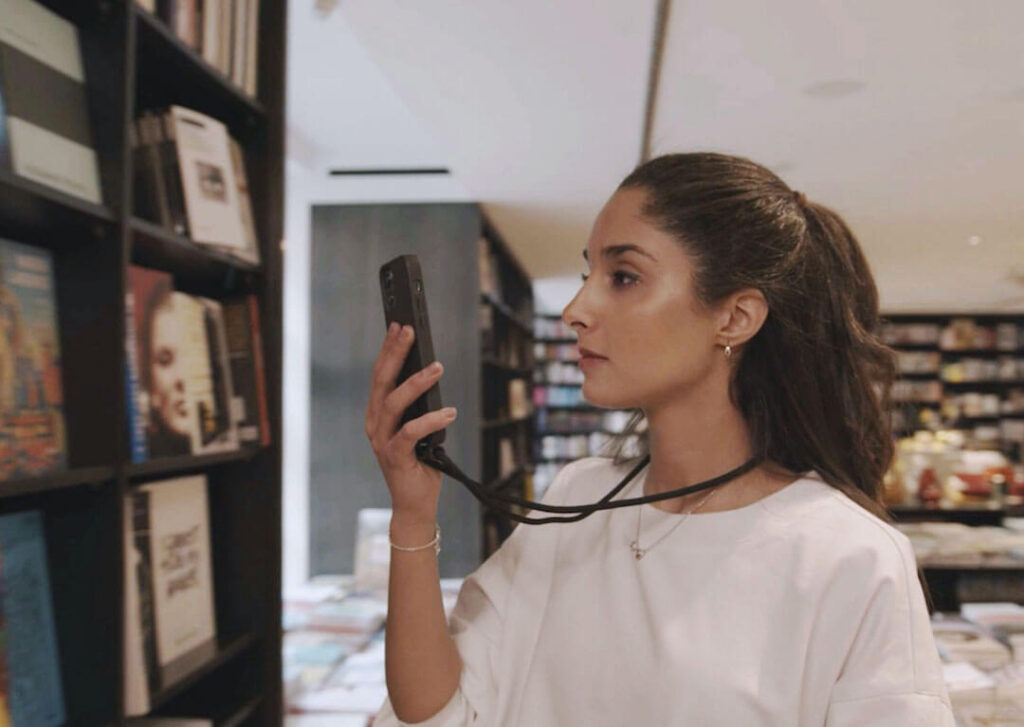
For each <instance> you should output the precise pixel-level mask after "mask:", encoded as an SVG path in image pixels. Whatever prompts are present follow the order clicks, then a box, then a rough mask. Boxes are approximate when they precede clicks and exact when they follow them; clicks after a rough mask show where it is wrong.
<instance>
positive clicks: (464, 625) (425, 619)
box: [366, 154, 954, 727]
mask: <svg viewBox="0 0 1024 727" xmlns="http://www.w3.org/2000/svg"><path fill="white" fill-rule="evenodd" d="M584 255H585V257H586V259H587V261H588V263H589V264H590V266H591V275H590V276H589V277H588V276H584V285H583V287H582V289H581V290H580V292H579V293H578V294H577V296H576V297H575V298H574V299H573V300H572V302H571V303H570V304H569V305H568V306H567V307H566V308H565V311H564V312H563V320H564V321H565V323H566V324H568V325H569V326H571V327H572V328H573V329H574V330H576V332H577V333H578V335H579V341H580V348H581V350H583V351H584V353H586V350H589V351H591V352H592V353H593V354H595V356H594V357H586V356H585V357H584V358H583V360H582V361H581V368H582V370H583V373H584V377H585V378H584V384H583V396H584V398H585V399H586V400H587V401H588V402H591V403H593V404H596V405H597V406H602V407H610V408H632V409H635V410H636V414H635V415H634V417H633V418H632V420H631V422H630V426H629V427H628V428H627V431H626V435H625V436H623V437H622V438H620V441H619V448H618V452H617V453H616V456H615V458H614V459H609V458H603V457H588V458H585V459H582V460H579V461H577V462H573V463H572V464H570V465H568V466H566V467H565V468H563V469H562V470H561V472H560V473H559V474H558V476H557V477H556V478H555V480H554V482H553V483H552V484H551V486H550V487H549V488H548V490H547V492H546V493H545V497H544V500H545V502H550V503H553V504H580V503H592V502H595V501H597V500H598V499H599V498H600V497H601V496H602V495H603V494H605V493H606V492H608V491H609V490H610V489H611V488H612V487H613V486H614V485H615V484H617V483H618V482H619V481H620V480H621V479H622V478H623V476H624V475H625V474H626V473H627V472H629V471H630V469H631V467H632V466H633V465H635V464H636V463H637V462H638V459H637V458H632V459H630V458H627V457H625V456H624V455H623V448H622V444H623V443H624V442H626V441H627V440H626V437H627V436H628V435H630V434H634V433H638V434H639V441H640V442H641V449H642V450H643V451H641V454H642V455H647V454H649V457H650V459H649V463H648V465H647V466H646V467H645V468H644V470H643V471H642V472H641V473H640V475H639V476H638V477H637V478H636V479H635V480H634V481H633V482H632V483H631V484H630V485H629V486H627V488H626V489H625V490H624V491H623V492H622V493H621V498H626V497H638V496H641V495H652V494H656V493H659V492H667V491H670V490H675V489H678V488H681V487H685V486H688V485H692V484H695V483H698V482H703V481H706V480H710V479H712V478H714V477H717V476H719V475H722V474H724V473H726V472H729V471H730V470H733V469H734V468H737V467H738V466H740V465H742V464H743V463H745V462H747V461H749V460H751V459H755V458H756V459H757V460H759V461H760V464H758V465H757V466H756V467H754V468H753V469H750V470H748V471H747V472H746V473H745V474H743V475H741V476H739V477H738V478H735V479H732V480H730V481H727V482H725V483H724V484H721V485H718V486H716V487H714V488H712V489H710V490H705V491H701V492H697V493H694V494H691V495H688V496H685V497H681V498H676V499H674V500H663V501H659V502H657V503H654V504H644V505H640V506H637V507H632V508H621V509H613V510H603V511H599V512H597V513H594V514H592V515H590V516H589V517H587V518H585V519H583V520H581V521H579V522H576V523H572V524H567V525H547V526H543V527H541V526H527V527H517V528H516V529H515V530H514V531H513V533H512V535H511V536H510V537H509V538H508V539H507V540H506V541H505V543H504V544H503V545H502V547H501V548H500V549H499V550H498V551H497V552H496V553H495V554H494V555H492V557H491V558H489V559H488V560H487V561H486V562H485V563H484V564H483V565H482V566H481V567H480V568H479V569H478V570H477V571H476V572H475V573H473V574H472V575H471V576H469V577H468V578H467V579H466V581H465V583H464V585H463V588H462V590H461V592H460V594H459V599H458V602H457V604H456V606H455V610H454V612H453V614H452V620H451V633H450V634H449V631H448V628H447V627H446V624H445V619H444V615H443V610H442V605H441V597H440V594H439V586H438V571H437V566H436V563H435V558H434V555H433V552H432V549H431V548H423V544H425V543H426V542H427V541H429V540H430V538H431V536H432V535H433V534H434V532H435V530H434V528H435V516H436V507H437V496H438V492H439V489H440V474H439V473H437V472H436V471H435V470H432V469H430V468H428V467H426V466H424V465H423V464H421V463H420V462H419V461H418V460H417V459H416V458H415V457H414V455H413V445H414V443H415V442H416V441H417V440H418V439H419V438H421V437H423V436H424V435H426V434H427V433H429V432H431V431H434V430H437V429H440V428H442V427H444V426H446V425H447V424H448V423H450V422H451V420H452V417H451V416H448V417H446V416H445V413H444V412H443V411H442V412H433V413H430V414H427V415H425V416H423V417H420V418H419V419H416V420H414V421H411V422H409V423H408V424H406V425H405V426H404V427H402V428H401V429H400V430H398V431H397V432H396V429H397V422H398V420H399V417H400V414H401V412H402V411H403V410H404V408H405V407H406V406H408V404H409V403H410V402H412V401H413V400H414V399H415V398H416V397H417V396H419V395H420V394H421V393H422V392H423V391H424V390H425V389H427V388H428V387H429V386H431V385H432V384H433V383H434V382H436V381H437V379H438V376H439V374H438V373H433V374H429V373H421V374H419V375H416V376H413V377H410V379H409V380H407V381H406V382H404V383H402V384H401V385H400V386H398V387H397V388H395V386H394V384H395V378H396V374H397V372H398V370H399V368H400V366H401V363H402V361H403V359H404V357H405V354H406V352H407V351H408V348H409V344H410V343H411V338H410V337H409V336H406V337H405V338H401V337H395V336H393V335H390V336H389V338H388V340H387V341H386V342H385V344H384V346H383V350H382V352H381V355H380V357H379V358H378V361H377V364H376V366H375V368H374V373H373V384H372V391H371V396H370V401H369V404H368V407H367V417H366V432H367V436H368V437H369V438H370V441H371V443H372V445H373V449H374V452H375V453H376V455H377V458H378V462H379V464H380V467H381V470H382V471H383V473H384V476H385V478H386V480H387V483H388V487H389V489H390V492H391V496H392V503H393V516H392V523H391V538H392V544H393V545H394V546H395V548H396V550H395V551H394V553H393V555H392V558H391V566H390V568H391V571H390V573H391V575H390V584H389V589H390V590H389V612H388V621H387V634H386V636H387V639H386V659H387V669H386V671H387V681H388V693H389V699H388V700H387V701H386V702H385V704H384V705H383V707H382V709H381V711H380V714H379V715H378V717H377V721H376V722H375V724H376V725H378V727H379V726H380V725H396V724H423V725H430V726H431V727H442V726H444V727H447V726H449V725H451V726H454V725H468V724H479V725H524V726H525V725H529V726H530V727H547V726H551V727H554V726H555V725H562V726H564V725H588V727H589V726H591V725H608V726H612V725H615V726H620V725H626V724H637V725H659V726H660V725H694V726H695V727H696V726H698V725H700V726H701V727H703V726H705V725H707V726H709V727H711V726H714V727H718V726H721V727H739V726H742V727H794V726H796V727H822V726H823V725H824V726H826V727H862V726H863V725H872V726H873V727H897V726H898V727H952V726H953V724H954V722H953V716H952V711H951V709H950V706H949V699H948V696H947V694H946V690H945V686H944V683H943V679H942V670H941V665H940V663H939V659H938V654H937V650H936V647H935V643H934V640H933V636H932V632H931V627H930V623H929V616H928V610H927V606H926V603H925V600H924V595H923V593H922V589H921V587H920V584H919V582H918V580H917V577H916V566H915V561H914V555H913V551H912V550H911V548H910V544H909V541H908V540H907V538H906V537H904V536H903V535H902V534H901V533H899V531H897V530H896V529H894V528H893V527H892V526H891V525H889V524H887V522H886V521H885V520H886V518H885V512H884V510H883V509H882V508H881V506H880V505H879V504H878V502H879V496H880V488H881V482H882V477H883V475H884V473H885V472H886V470H887V468H888V466H889V464H890V462H891V459H892V457H893V451H894V445H893V442H892V439H891V435H890V432H889V427H888V425H887V418H886V416H885V408H886V406H887V404H888V391H889V387H890V385H891V382H892V379H893V377H894V375H895V365H894V360H893V355H892V352H891V351H890V350H889V349H887V348H886V347H884V346H883V345H881V343H880V342H879V341H878V339H877V338H876V335H875V334H876V330H877V326H878V297H877V292H876V288H875V284H874V281H873V279H872V277H871V273H870V271H869V268H868V265H867V262H866V261H865V259H864V257H863V255H862V253H861V250H860V248H859V246H858V244H857V242H856V240H855V239H854V237H853V235H852V234H851V233H850V231H849V229H848V228H847V227H846V225H845V224H844V223H843V222H842V220H841V219H840V218H839V217H838V215H836V214H835V213H834V212H832V211H831V210H829V209H827V208H825V207H823V206H821V205H818V204H815V203H812V202H808V201H807V200H806V198H805V197H804V196H803V195H802V194H800V193H798V192H794V191H793V190H791V189H789V188H788V187H787V186H786V184H785V183H784V182H782V180H780V179H779V178H778V177H776V176H775V175H774V174H772V173H771V172H770V171H768V170H767V169H765V168H763V167H761V166H759V165H757V164H754V163H753V162H750V161H748V160H746V159H741V158H736V157H730V156H724V155H720V154H677V155H669V156H664V157H660V158H657V159H654V160H652V161H650V162H647V163H645V164H643V165H642V166H640V167H639V168H637V169H636V170H635V171H634V172H633V173H632V174H630V175H629V176H628V177H627V178H626V179H625V181H624V182H623V183H622V185H621V186H620V187H619V189H618V190H617V191H616V192H615V194H614V195H613V196H612V197H611V199H610V200H609V201H608V203H607V204H606V205H605V207H604V209H603V210H602V211H601V213H600V215H599V216H598V218H597V220H596V222H595V224H594V228H593V231H592V233H591V236H590V239H589V241H588V244H587V249H586V251H585V253H584ZM693 513H696V514H693ZM400 548H405V549H408V550H400ZM421 548H422V549H421Z"/></svg>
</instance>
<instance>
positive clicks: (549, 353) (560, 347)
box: [533, 341, 583, 381]
mask: <svg viewBox="0 0 1024 727" xmlns="http://www.w3.org/2000/svg"><path fill="white" fill-rule="evenodd" d="M533 357H534V358H535V359H536V360H537V362H538V363H540V362H542V361H559V362H562V363H565V362H570V361H572V362H578V361H579V348H578V347H577V344H575V343H546V342H544V341H535V342H534V344H533ZM582 380H583V379H580V381H582Z"/></svg>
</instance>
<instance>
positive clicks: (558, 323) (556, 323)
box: [533, 316, 576, 340]
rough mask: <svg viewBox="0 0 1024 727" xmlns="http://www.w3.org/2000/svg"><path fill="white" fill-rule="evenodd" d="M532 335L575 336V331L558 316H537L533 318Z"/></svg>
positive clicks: (549, 336)
mask: <svg viewBox="0 0 1024 727" xmlns="http://www.w3.org/2000/svg"><path fill="white" fill-rule="evenodd" d="M533 335H534V337H536V338H571V339H574V340H575V338H576V331H574V330H573V329H572V328H570V327H569V326H567V325H565V322H564V321H563V320H562V318H561V317H560V316H537V317H536V318H534V319H533Z"/></svg>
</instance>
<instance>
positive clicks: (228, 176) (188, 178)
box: [167, 106, 245, 248]
mask: <svg viewBox="0 0 1024 727" xmlns="http://www.w3.org/2000/svg"><path fill="white" fill-rule="evenodd" d="M167 118H168V125H167V126H168V129H170V132H169V134H170V135H171V136H172V138H173V139H174V143H175V149H176V151H177V162H178V165H177V166H178V170H179V173H180V175H181V188H182V191H183V193H184V198H185V211H186V213H187V216H188V228H189V233H190V236H191V238H192V240H193V241H194V242H198V243H201V244H210V245H217V246H222V247H232V248H241V247H244V246H245V240H244V233H243V230H242V218H241V213H240V212H239V207H238V184H237V182H236V181H235V174H234V167H233V165H232V162H231V151H230V145H229V144H228V133H227V129H226V127H225V126H224V124H222V123H221V122H219V121H217V120H216V119H213V118H211V117H209V116H207V115H205V114H201V113H199V112H198V111H193V110H191V109H187V108H184V107H182V106H171V109H170V112H169V113H168V116H167Z"/></svg>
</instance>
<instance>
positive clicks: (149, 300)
mask: <svg viewBox="0 0 1024 727" xmlns="http://www.w3.org/2000/svg"><path fill="white" fill-rule="evenodd" d="M128 285H129V295H131V297H132V300H133V303H132V314H133V319H134V325H133V327H132V328H133V331H134V334H135V346H134V347H135V351H134V355H133V352H132V351H131V350H129V351H128V356H129V358H128V361H129V372H128V374H129V376H131V369H132V368H134V369H135V370H136V373H137V380H138V383H137V385H135V387H134V389H135V391H134V393H133V396H131V397H129V402H128V403H129V407H128V409H129V414H130V417H131V420H130V421H129V423H128V425H129V433H130V442H131V446H132V461H133V462H143V461H145V460H147V459H149V458H157V457H172V456H182V455H187V454H191V452H192V422H193V419H192V415H191V405H190V399H189V392H188V389H187V376H186V371H185V366H184V363H183V361H182V355H183V354H182V340H181V325H180V318H179V313H178V306H177V305H176V302H177V299H176V298H175V293H174V288H173V281H172V279H171V275H170V274H169V273H164V272H161V271H157V270H149V269H148V268H142V267H138V266H134V265H133V266H130V267H129V268H128ZM128 345H129V347H130V346H131V343H130V342H129V343H128ZM133 360H134V366H133V365H132V362H133ZM131 385H132V384H131V382H130V381H129V386H131Z"/></svg>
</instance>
